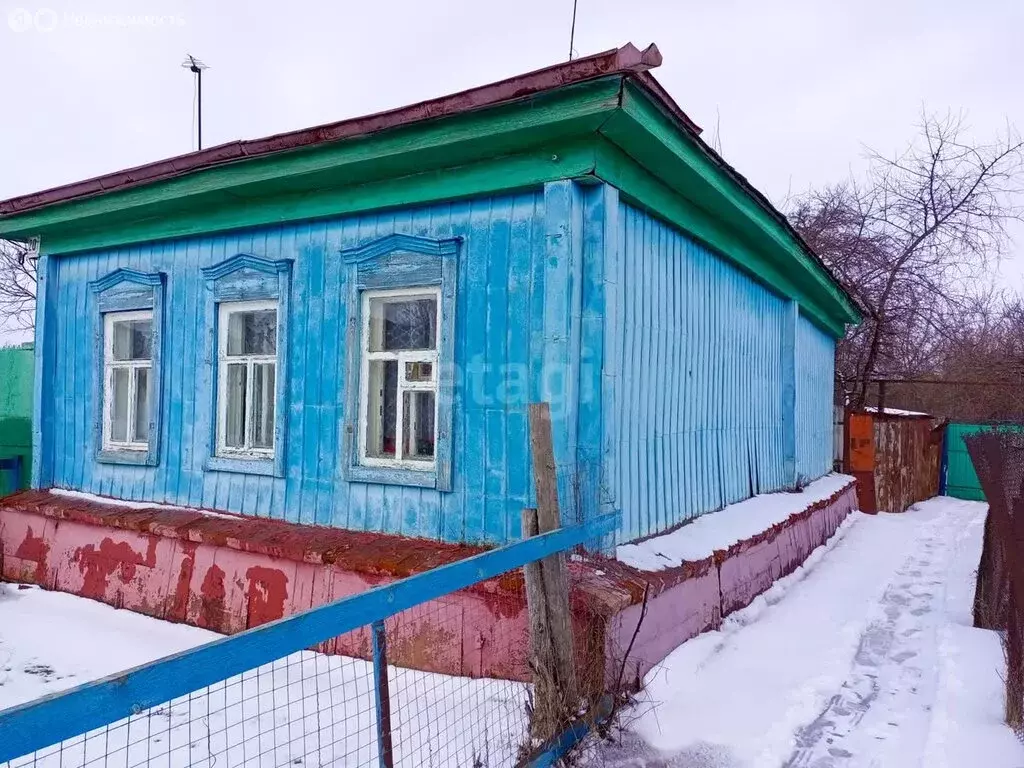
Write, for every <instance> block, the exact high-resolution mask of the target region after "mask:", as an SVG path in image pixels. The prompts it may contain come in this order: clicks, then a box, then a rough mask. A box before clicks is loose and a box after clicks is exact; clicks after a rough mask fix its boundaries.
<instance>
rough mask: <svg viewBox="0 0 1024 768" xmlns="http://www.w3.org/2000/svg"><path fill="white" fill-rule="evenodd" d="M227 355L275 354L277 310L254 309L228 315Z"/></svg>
mask: <svg viewBox="0 0 1024 768" xmlns="http://www.w3.org/2000/svg"><path fill="white" fill-rule="evenodd" d="M227 347H228V354H229V355H273V354H276V353H277V310H276V309H256V310H247V311H244V312H231V313H230V314H229V315H228V344H227Z"/></svg>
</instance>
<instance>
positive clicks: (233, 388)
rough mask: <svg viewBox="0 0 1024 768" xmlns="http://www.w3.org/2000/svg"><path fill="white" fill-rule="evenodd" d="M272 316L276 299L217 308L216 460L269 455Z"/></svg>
mask: <svg viewBox="0 0 1024 768" xmlns="http://www.w3.org/2000/svg"><path fill="white" fill-rule="evenodd" d="M277 311H278V302H277V301H276V300H274V301H233V302H222V303H221V304H219V305H218V320H217V328H218V334H217V335H218V338H217V455H218V456H227V457H233V458H254V459H267V458H273V456H274V431H275V429H274V428H275V419H276V417H277V414H276V413H275V411H276V408H275V405H276V402H277V334H278V316H277Z"/></svg>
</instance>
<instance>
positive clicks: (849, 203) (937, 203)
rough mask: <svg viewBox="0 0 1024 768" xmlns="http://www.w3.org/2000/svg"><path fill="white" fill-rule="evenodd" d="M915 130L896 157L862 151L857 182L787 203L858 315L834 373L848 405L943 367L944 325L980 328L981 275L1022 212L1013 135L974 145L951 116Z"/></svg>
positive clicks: (1023, 163) (960, 120)
mask: <svg viewBox="0 0 1024 768" xmlns="http://www.w3.org/2000/svg"><path fill="white" fill-rule="evenodd" d="M918 128H919V135H918V136H917V138H916V140H915V141H913V142H911V143H910V145H909V146H908V147H907V148H906V149H905V150H904V151H903V152H901V153H899V154H897V155H895V156H893V157H885V156H883V155H881V154H880V153H878V152H875V151H869V152H868V156H867V162H868V168H867V173H866V174H865V175H864V177H863V178H862V179H861V180H859V181H858V180H850V181H847V182H845V183H841V184H837V185H834V186H830V187H825V188H823V189H820V190H814V191H811V192H810V193H808V194H806V195H804V196H803V197H801V198H799V199H798V200H797V201H796V202H795V204H794V205H793V207H792V212H791V218H792V221H793V224H794V226H795V227H796V228H797V230H798V231H799V232H800V233H801V235H803V237H804V238H805V239H806V240H807V242H808V243H809V244H810V245H811V247H812V248H814V249H815V250H816V251H817V253H818V254H819V255H820V256H821V258H822V259H823V260H824V261H825V263H826V264H828V265H829V267H830V268H831V269H832V270H833V272H834V273H835V275H836V277H837V278H838V279H839V281H840V282H841V283H842V284H843V285H844V286H845V287H846V288H847V290H848V291H849V292H850V293H851V294H852V295H853V296H854V297H855V298H856V299H857V301H858V302H860V304H861V306H862V307H863V308H864V310H865V320H864V322H863V323H862V325H861V326H859V327H858V328H855V329H852V330H851V332H850V333H848V334H847V336H846V338H845V339H843V340H842V342H841V343H840V344H839V346H838V349H837V359H836V372H837V377H838V378H839V380H840V382H841V383H842V385H843V387H844V389H845V390H846V392H847V394H848V396H849V397H850V402H851V404H852V405H854V406H862V405H864V404H865V402H866V398H867V396H868V388H869V385H870V382H871V381H872V380H873V379H877V378H879V377H912V376H919V375H924V374H936V373H937V372H938V371H939V368H940V367H941V366H942V365H943V364H944V360H945V358H944V355H946V354H947V353H948V351H949V350H948V348H947V347H945V346H944V345H943V339H944V338H945V337H946V336H947V335H948V333H949V329H950V327H951V326H957V327H962V328H974V327H975V326H976V325H977V323H978V322H980V320H979V317H978V316H977V312H978V306H979V305H978V303H977V302H976V299H978V298H979V297H982V296H983V295H984V294H985V291H986V290H987V288H986V286H988V285H989V284H990V281H989V280H987V279H986V278H987V275H988V272H987V270H990V269H991V268H992V267H993V266H994V265H995V264H996V263H997V262H998V261H999V259H1000V258H1001V257H1002V256H1003V255H1004V254H1005V253H1006V251H1007V246H1008V243H1009V238H1008V229H1007V226H1008V224H1009V222H1011V221H1013V220H1021V219H1022V216H1024V209H1022V207H1021V198H1022V196H1024V141H1022V140H1021V137H1020V135H1019V134H1018V133H1017V132H1016V131H1014V130H1013V129H1012V128H1008V129H1007V131H1006V133H1005V134H1004V135H1003V136H1000V137H997V138H996V139H995V140H993V141H992V142H991V143H987V144H978V143H974V142H972V141H971V140H970V139H969V138H968V128H967V125H966V120H965V118H964V116H963V115H962V114H954V113H947V114H946V115H943V116H936V115H928V114H923V115H922V118H921V122H920V125H919V126H918ZM979 287H980V288H981V290H979ZM985 306H986V308H987V309H986V311H988V312H989V313H990V314H991V312H993V311H996V310H995V309H993V307H994V304H993V303H992V302H991V301H990V302H989V303H988V304H987V305H985ZM999 311H1002V310H999ZM972 312H973V313H974V314H971V313H972ZM965 317H966V320H965ZM989 319H991V318H989ZM1000 327H1002V326H1000ZM1004 330H1005V329H1004ZM1005 332H1006V333H1009V331H1005Z"/></svg>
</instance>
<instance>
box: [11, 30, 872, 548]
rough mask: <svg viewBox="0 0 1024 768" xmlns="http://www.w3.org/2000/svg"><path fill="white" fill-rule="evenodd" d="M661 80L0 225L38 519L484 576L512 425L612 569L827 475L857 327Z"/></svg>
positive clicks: (507, 517) (253, 165) (362, 121)
mask: <svg viewBox="0 0 1024 768" xmlns="http://www.w3.org/2000/svg"><path fill="white" fill-rule="evenodd" d="M660 60H661V59H660V55H659V54H658V51H657V49H656V48H654V47H653V46H651V47H650V48H648V49H647V50H645V51H642V52H641V51H639V50H637V49H636V48H634V47H633V46H631V45H627V46H625V47H623V48H621V49H618V50H613V51H609V52H606V53H602V54H599V55H596V56H592V57H589V58H583V59H577V60H575V61H571V62H568V63H565V64H560V65H558V66H555V67H551V68H548V69H544V70H539V71H536V72H533V73H529V74H526V75H522V76H519V77H515V78H512V79H510V80H506V81H503V82H499V83H494V84H492V85H487V86H484V87H481V88H476V89H473V90H470V91H466V92H463V93H460V94H456V95H453V96H449V97H445V98H441V99H437V100H434V101H429V102H424V103H421V104H416V105H413V106H409V107H405V108H401V109H397V110H393V111H390V112H384V113H380V114H376V115H370V116H368V117H361V118H357V119H352V120H345V121H343V122H339V123H334V124H331V125H325V126H320V127H317V128H313V129H308V130H301V131H296V132H293V133H287V134H281V135H278V136H273V137H270V138H266V139H259V140H254V141H237V142H233V143H230V144H225V145H222V146H218V147H214V148H211V149H205V150H202V151H199V152H194V153H192V154H188V155H184V156H181V157H177V158H173V159H170V160H166V161H162V162H157V163H153V164H150V165H146V166H142V167H139V168H133V169H130V170H127V171H123V172H120V173H114V174H110V175H108V176H103V177H100V178H95V179H91V180H87V181H84V182H80V183H75V184H71V185H68V186H65V187H61V188H58V189H52V190H48V191H45V192H41V193H37V194H32V195H27V196H24V197H20V198H15V199H12V200H8V201H5V202H2V203H0V236H2V237H7V238H14V239H28V238H35V237H38V238H39V239H40V254H41V255H40V258H39V263H38V266H39V270H38V271H39V276H40V282H39V291H38V313H37V340H36V347H35V350H36V369H35V370H36V374H35V375H36V380H35V413H34V421H33V427H34V446H33V451H34V455H33V461H32V473H33V477H32V485H33V487H35V488H50V487H59V488H67V489H77V490H81V491H85V492H91V493H95V494H101V495H106V496H112V497H117V498H121V499H128V500H134V501H151V502H162V503H167V504H173V505H182V506H191V507H203V508H208V509H220V510H227V511H232V512H238V513H242V514H245V515H254V516H264V517H275V518H284V519H286V520H289V521H295V522H303V523H313V524H318V525H327V526H339V527H342V528H347V529H354V530H368V531H379V532H383V533H392V534H401V535H405V536H413V537H426V538H434V539H441V540H446V541H454V542H460V541H464V542H504V541H508V540H510V539H514V538H517V537H518V534H519V526H520V510H521V509H522V507H524V506H528V505H530V504H531V493H532V491H531V489H532V480H531V476H530V473H531V469H530V466H531V461H530V454H529V435H528V428H527V415H526V406H527V404H528V403H530V402H534V401H540V400H545V401H548V402H549V403H550V404H551V410H552V420H553V427H554V441H555V453H556V460H557V462H558V465H559V473H560V477H561V479H562V483H563V490H564V491H565V494H564V496H563V506H564V507H565V510H566V514H574V513H575V514H582V515H586V514H590V513H591V512H592V511H594V510H597V509H619V510H621V512H622V528H621V531H620V532H619V540H620V541H627V540H630V539H635V538H638V537H642V536H647V535H650V534H654V533H657V532H659V531H664V530H666V529H668V528H671V527H673V526H675V525H677V524H679V523H680V522H683V521H685V520H687V519H690V518H693V517H695V516H697V515H701V514H704V513H707V512H711V511H713V510H715V509H717V508H719V507H721V506H722V505H725V504H728V503H730V502H735V501H738V500H741V499H743V498H746V497H748V496H750V495H752V494H754V493H758V492H765V491H772V490H778V489H783V488H787V487H790V486H792V485H794V484H795V483H796V482H797V481H798V478H803V479H812V478H815V477H817V476H820V475H822V474H824V473H826V472H828V471H829V469H830V466H831V460H832V455H831V450H832V382H833V354H834V344H835V340H836V339H837V338H838V337H840V336H841V335H842V334H843V332H844V328H845V325H846V324H847V323H851V322H855V321H856V320H857V319H858V313H857V310H856V308H855V306H854V304H853V302H852V301H851V299H850V298H849V296H847V295H846V294H845V293H844V292H843V290H842V289H841V288H840V287H839V286H838V285H837V284H836V282H835V280H834V279H833V278H832V276H831V275H830V274H829V273H828V271H827V270H826V269H825V268H824V267H823V265H822V264H821V262H820V261H819V260H818V259H817V258H816V257H815V255H814V254H813V253H812V252H811V251H810V250H809V249H808V248H807V246H806V245H805V244H804V243H803V242H802V241H801V240H800V238H799V237H798V236H797V235H796V234H795V232H794V231H793V230H792V229H791V227H790V226H789V224H788V223H787V222H786V219H785V218H784V217H783V216H782V215H781V214H780V213H779V212H778V211H776V210H775V209H774V208H773V207H772V206H771V204H770V203H769V202H768V201H767V200H766V199H765V198H764V197H763V196H762V195H761V194H759V193H758V192H757V191H756V190H755V189H753V188H752V187H751V186H750V184H749V183H748V182H747V181H746V180H745V179H744V178H743V177H742V176H741V175H739V174H738V173H737V172H736V171H735V170H734V169H733V168H731V167H730V166H729V165H728V164H727V163H725V162H724V161H723V160H722V158H721V157H719V156H718V155H717V154H716V153H715V152H714V151H712V150H711V149H710V148H709V147H708V146H707V145H706V144H705V143H704V142H703V141H702V140H701V138H700V130H699V128H697V127H696V126H695V125H694V124H693V122H691V121H690V119H689V118H688V117H687V116H686V115H685V114H684V113H683V112H682V110H681V109H680V108H679V107H678V106H677V105H676V103H675V102H674V101H673V100H672V99H671V97H670V96H669V95H668V94H667V93H666V92H665V91H664V90H663V89H662V88H661V86H660V85H659V84H658V83H657V81H656V80H655V79H654V78H653V77H652V76H651V75H650V74H649V72H648V70H649V69H650V68H652V67H655V66H657V65H658V64H659V63H660ZM566 489H571V490H566ZM570 496H571V498H570V499H568V500H567V497H570Z"/></svg>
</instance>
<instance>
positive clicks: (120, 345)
mask: <svg viewBox="0 0 1024 768" xmlns="http://www.w3.org/2000/svg"><path fill="white" fill-rule="evenodd" d="M111 333H112V335H113V340H112V344H111V347H112V352H113V357H114V359H115V360H149V359H150V357H152V354H153V321H152V320H149V319H146V320H115V321H114V322H113V323H112V324H111Z"/></svg>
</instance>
